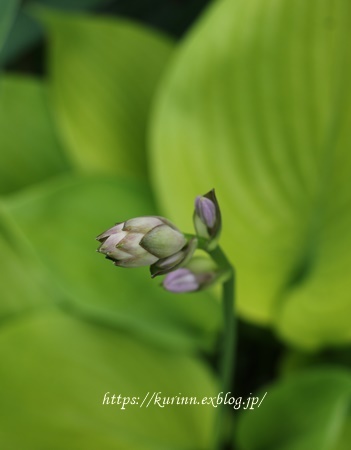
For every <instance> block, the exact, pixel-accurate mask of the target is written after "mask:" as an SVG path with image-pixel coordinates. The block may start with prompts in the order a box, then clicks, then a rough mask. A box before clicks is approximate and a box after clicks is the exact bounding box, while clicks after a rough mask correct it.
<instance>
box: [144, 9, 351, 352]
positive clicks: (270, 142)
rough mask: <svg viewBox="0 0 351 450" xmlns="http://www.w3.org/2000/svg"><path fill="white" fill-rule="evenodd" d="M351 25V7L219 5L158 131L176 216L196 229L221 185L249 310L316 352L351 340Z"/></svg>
mask: <svg viewBox="0 0 351 450" xmlns="http://www.w3.org/2000/svg"><path fill="white" fill-rule="evenodd" d="M350 20H351V11H350V3H349V2H348V1H345V0H336V1H334V2H330V1H328V0H322V1H319V0H318V1H317V0H312V1H308V2H306V1H304V0H297V1H294V2H291V1H289V0H279V1H277V0H268V1H263V0H249V1H246V0H239V1H231V0H223V1H221V2H216V4H215V5H214V7H213V8H212V9H211V10H209V12H208V13H207V14H206V16H205V17H204V19H203V20H202V21H201V23H200V24H199V26H198V27H197V28H196V30H195V31H194V32H193V33H191V34H190V35H189V36H188V38H187V39H186V40H185V42H184V43H183V46H182V48H181V49H180V51H179V54H178V57H177V58H176V60H175V61H174V64H172V67H171V68H170V70H169V72H168V75H167V77H166V79H165V81H164V83H163V85H162V88H161V91H160V94H159V97H158V101H157V105H156V109H155V114H154V120H153V123H152V129H151V145H152V162H151V167H152V168H153V177H154V180H155V182H154V186H155V192H156V194H157V195H158V199H159V202H160V205H161V207H162V209H163V212H164V214H167V215H168V216H169V217H170V218H173V219H174V218H177V220H178V223H180V225H181V226H182V227H183V228H184V227H187V228H190V211H191V210H192V207H193V206H192V203H191V202H192V198H193V197H194V196H195V195H198V194H202V193H205V192H207V191H208V190H209V189H211V188H213V187H214V188H216V192H217V195H218V199H219V202H220V205H221V208H222V211H223V239H222V241H221V242H222V245H223V247H224V248H225V249H226V251H227V252H228V253H229V256H230V258H231V260H232V261H233V263H234V264H235V265H236V266H237V272H238V296H239V299H238V308H239V312H240V314H241V315H242V316H243V317H245V318H247V319H249V320H252V321H256V322H261V323H265V324H269V323H271V324H273V325H274V326H275V327H276V328H277V329H278V331H279V333H280V334H281V335H282V336H283V337H284V338H285V339H287V340H289V341H290V342H292V343H294V344H297V345H300V346H304V347H308V348H314V347H317V346H322V345H325V344H335V343H340V342H345V341H346V342H350V341H351V328H350V325H349V317H350V314H351V296H350V290H351V278H350V270H351V251H350V248H351V226H350V225H351V212H350V211H351V209H350V202H351V184H350V181H349V180H350V178H351V153H350V152H349V150H348V148H349V146H350V144H351V142H350V140H351V134H350V132H349V122H350V119H351V110H350V104H351V102H350V96H351V91H350V89H348V79H349V77H350V74H351V71H350V65H351V50H350V46H348V45H347V42H349V40H350V33H351V31H350V30H351V26H350V24H351V22H350Z"/></svg>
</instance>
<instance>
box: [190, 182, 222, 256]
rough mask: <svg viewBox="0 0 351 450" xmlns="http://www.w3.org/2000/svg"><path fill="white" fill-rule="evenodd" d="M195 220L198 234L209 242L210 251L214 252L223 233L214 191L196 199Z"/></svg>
mask: <svg viewBox="0 0 351 450" xmlns="http://www.w3.org/2000/svg"><path fill="white" fill-rule="evenodd" d="M193 220H194V226H195V230H196V234H197V235H198V236H199V237H201V238H203V239H206V240H207V249H208V250H213V249H214V248H215V247H216V246H217V243H218V239H219V235H220V232H221V211H220V209H219V204H218V201H217V198H216V194H215V191H214V189H212V191H209V192H207V194H205V195H199V196H198V197H196V199H195V211H194V217H193Z"/></svg>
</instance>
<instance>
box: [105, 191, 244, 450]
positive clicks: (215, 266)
mask: <svg viewBox="0 0 351 450" xmlns="http://www.w3.org/2000/svg"><path fill="white" fill-rule="evenodd" d="M193 221H194V227H195V230H196V235H185V234H183V233H182V232H181V231H180V230H179V229H178V228H177V227H176V226H175V225H174V224H173V223H172V222H170V221H169V220H167V219H165V218H164V217H159V216H146V217H137V218H135V219H129V220H127V221H126V222H120V223H117V224H116V225H115V226H114V227H112V228H110V229H108V230H107V231H105V232H104V233H102V234H100V235H99V236H98V237H97V238H96V239H97V240H98V241H99V242H100V247H99V248H98V251H99V252H100V253H103V254H104V255H106V258H107V259H110V260H112V261H113V262H114V264H115V265H116V266H121V267H127V268H132V267H141V266H150V272H151V276H152V277H153V278H154V277H156V276H160V275H165V278H164V279H163V282H162V285H163V287H164V288H165V289H166V290H168V291H169V292H173V293H177V294H180V293H184V292H195V291H200V290H203V289H207V288H208V287H210V286H212V285H213V284H214V283H219V282H221V283H222V285H223V289H222V305H223V323H224V327H223V328H224V330H223V340H222V358H221V367H220V371H221V378H222V391H223V392H229V391H230V386H231V382H232V378H233V365H234V364H233V363H234V351H235V315H234V309H233V308H234V281H235V280H234V269H233V267H232V266H231V264H230V262H229V261H228V259H227V257H226V256H225V254H224V253H223V251H222V250H221V248H220V247H219V246H218V240H219V236H220V232H221V225H222V224H221V212H220V208H219V204H218V201H217V198H216V195H215V191H214V190H211V191H210V192H208V193H207V194H205V195H202V196H198V197H196V199H195V210H194V214H193ZM196 249H201V250H203V251H205V252H206V253H207V257H203V256H201V257H199V256H196V255H195V256H194V253H195V251H196ZM223 413H224V410H223V406H221V407H220V408H219V411H218V415H217V426H216V431H215V433H214V439H213V446H212V447H211V448H213V449H215V450H220V449H222V448H224V446H225V445H226V444H227V442H226V440H225V437H224V436H223V423H224V420H223Z"/></svg>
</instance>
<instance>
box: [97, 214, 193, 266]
mask: <svg viewBox="0 0 351 450" xmlns="http://www.w3.org/2000/svg"><path fill="white" fill-rule="evenodd" d="M96 239H97V240H98V241H99V242H100V243H101V245H100V247H99V249H98V251H99V252H100V253H104V254H105V255H106V258H108V259H111V260H112V261H114V263H115V265H117V266H122V267H141V266H149V265H151V264H154V263H156V262H157V261H159V260H160V259H163V258H168V257H171V256H172V255H174V254H176V253H177V252H179V251H180V250H182V248H183V247H185V246H186V244H187V240H186V238H185V236H184V235H183V234H182V233H181V232H180V231H179V230H178V229H177V228H176V227H175V226H174V225H173V224H172V223H171V222H169V221H168V220H167V219H165V218H163V217H157V216H147V217H137V218H135V219H130V220H127V221H126V222H122V223H119V224H117V225H115V226H114V227H112V228H110V229H109V230H107V231H105V232H104V233H102V234H100V235H99V236H98V237H97V238H96Z"/></svg>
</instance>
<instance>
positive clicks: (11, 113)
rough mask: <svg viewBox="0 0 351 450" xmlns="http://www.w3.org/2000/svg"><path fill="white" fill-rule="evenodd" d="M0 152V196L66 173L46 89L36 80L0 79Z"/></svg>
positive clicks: (23, 78) (9, 77)
mask: <svg viewBox="0 0 351 450" xmlns="http://www.w3.org/2000/svg"><path fill="white" fill-rule="evenodd" d="M0 149H1V150H0V193H1V194H3V193H8V192H10V191H13V190H16V189H20V188H22V187H24V186H26V185H28V184H32V183H35V182H39V181H42V180H44V179H46V178H48V177H51V176H53V175H56V174H58V173H60V172H62V171H64V170H67V164H66V162H65V160H64V157H63V154H62V152H61V148H60V145H59V142H58V140H57V137H56V135H55V131H54V129H53V125H52V121H51V118H50V114H49V110H48V104H47V98H46V90H45V87H44V86H43V84H42V83H41V82H40V81H38V80H36V79H35V78H30V77H22V76H15V75H12V76H4V77H2V78H1V79H0Z"/></svg>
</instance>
